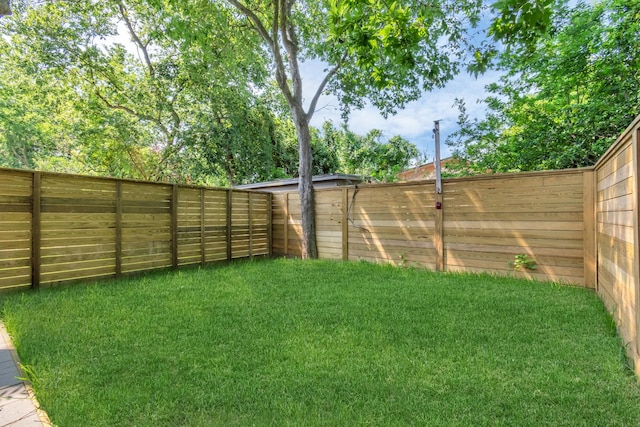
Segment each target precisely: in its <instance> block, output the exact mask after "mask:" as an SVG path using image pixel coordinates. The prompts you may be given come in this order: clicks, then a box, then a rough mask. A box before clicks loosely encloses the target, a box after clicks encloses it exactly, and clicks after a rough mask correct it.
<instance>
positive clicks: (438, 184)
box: [433, 120, 442, 194]
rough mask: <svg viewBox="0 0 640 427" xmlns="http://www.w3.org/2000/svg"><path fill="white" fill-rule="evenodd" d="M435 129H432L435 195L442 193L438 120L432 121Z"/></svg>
mask: <svg viewBox="0 0 640 427" xmlns="http://www.w3.org/2000/svg"><path fill="white" fill-rule="evenodd" d="M434 123H435V128H434V129H433V133H434V134H435V136H436V161H435V167H436V193H437V194H441V193H442V175H441V173H442V171H441V170H440V120H436V121H434Z"/></svg>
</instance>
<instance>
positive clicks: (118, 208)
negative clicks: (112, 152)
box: [116, 180, 122, 277]
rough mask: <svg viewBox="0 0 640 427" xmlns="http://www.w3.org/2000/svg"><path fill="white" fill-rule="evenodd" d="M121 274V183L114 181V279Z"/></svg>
mask: <svg viewBox="0 0 640 427" xmlns="http://www.w3.org/2000/svg"><path fill="white" fill-rule="evenodd" d="M121 274H122V181H120V180H117V181H116V277H120V275H121Z"/></svg>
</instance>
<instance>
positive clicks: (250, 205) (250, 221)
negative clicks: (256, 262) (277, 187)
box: [247, 193, 253, 258]
mask: <svg viewBox="0 0 640 427" xmlns="http://www.w3.org/2000/svg"><path fill="white" fill-rule="evenodd" d="M251 196H253V194H251V193H247V201H248V204H249V258H251V257H253V197H251Z"/></svg>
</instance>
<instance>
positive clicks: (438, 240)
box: [434, 191, 444, 271]
mask: <svg viewBox="0 0 640 427" xmlns="http://www.w3.org/2000/svg"><path fill="white" fill-rule="evenodd" d="M435 208H436V215H435V221H436V224H435V241H434V244H435V247H436V271H444V226H443V217H444V214H443V211H442V210H443V204H442V193H439V192H437V191H436V205H435Z"/></svg>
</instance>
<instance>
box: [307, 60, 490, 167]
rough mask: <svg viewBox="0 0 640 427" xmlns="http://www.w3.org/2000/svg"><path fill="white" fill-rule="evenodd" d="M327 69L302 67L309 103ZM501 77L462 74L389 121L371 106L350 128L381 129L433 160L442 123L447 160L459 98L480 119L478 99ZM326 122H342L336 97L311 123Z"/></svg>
mask: <svg viewBox="0 0 640 427" xmlns="http://www.w3.org/2000/svg"><path fill="white" fill-rule="evenodd" d="M325 68H326V67H325V66H324V65H323V64H322V63H320V62H317V61H308V62H306V63H304V64H302V66H301V73H302V79H303V91H304V95H305V99H306V100H307V101H308V100H309V99H311V97H312V96H313V94H314V93H315V91H316V89H317V87H318V85H319V84H320V82H321V81H322V78H323V77H324V74H325V71H324V69H325ZM498 77H499V74H498V73H497V72H491V73H487V74H486V75H483V76H480V77H479V78H478V79H475V78H474V77H471V76H469V75H467V74H461V75H459V76H457V77H456V78H455V79H453V80H452V81H451V82H449V84H447V86H446V87H444V88H443V89H437V90H434V91H432V92H429V93H425V94H424V95H423V96H422V97H421V98H420V99H419V100H417V101H415V102H411V103H410V104H408V105H406V107H405V108H404V109H402V110H400V111H398V112H397V114H395V115H394V116H389V117H388V118H386V119H385V118H384V117H382V115H381V114H380V113H379V112H378V111H377V109H376V108H375V107H373V106H371V105H367V106H366V107H365V108H364V109H362V110H357V111H352V113H351V116H350V118H349V123H348V124H349V128H350V129H351V130H353V131H354V132H357V133H359V134H364V133H367V132H368V131H369V130H371V129H380V130H382V131H383V132H384V135H385V136H387V137H391V136H394V135H401V136H402V137H404V138H406V139H407V140H409V141H411V142H413V143H414V144H416V145H417V146H418V149H419V150H420V151H421V152H424V151H426V152H427V153H428V154H429V156H430V157H433V155H434V153H435V148H434V140H433V131H432V130H433V127H434V123H433V122H434V120H441V122H440V135H441V141H442V147H441V150H442V157H447V156H449V155H450V154H451V150H450V149H449V147H447V146H446V145H445V144H444V141H445V140H446V138H447V136H448V135H450V134H451V133H453V132H454V131H456V130H457V124H456V121H457V118H458V109H457V108H456V107H455V106H454V105H453V104H454V101H455V98H463V99H465V100H466V101H467V113H468V114H469V115H470V116H471V117H472V118H473V117H480V116H481V115H482V114H483V112H484V106H483V105H481V104H478V103H477V102H476V100H477V99H480V98H484V97H485V96H486V91H485V89H484V87H485V86H486V85H487V84H489V83H491V82H494V81H496V80H497V79H498ZM325 120H332V121H333V122H334V123H340V122H341V121H342V120H341V117H340V108H339V103H338V100H337V99H336V97H335V96H333V95H323V96H322V97H321V98H320V100H319V102H318V109H317V111H316V113H315V114H314V117H313V120H312V122H311V124H312V125H313V126H316V127H320V126H321V125H322V123H323V122H324V121H325Z"/></svg>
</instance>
